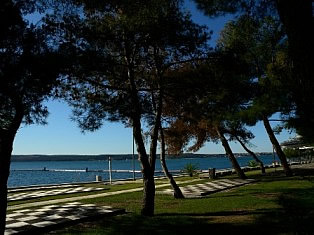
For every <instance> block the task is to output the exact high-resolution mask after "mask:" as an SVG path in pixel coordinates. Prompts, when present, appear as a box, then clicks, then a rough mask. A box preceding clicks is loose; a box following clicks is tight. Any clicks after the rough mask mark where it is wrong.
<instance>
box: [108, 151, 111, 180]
mask: <svg viewBox="0 0 314 235" xmlns="http://www.w3.org/2000/svg"><path fill="white" fill-rule="evenodd" d="M108 164H109V166H108V167H109V182H110V184H112V165H111V157H109V158H108Z"/></svg>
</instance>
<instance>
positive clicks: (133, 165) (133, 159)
mask: <svg viewBox="0 0 314 235" xmlns="http://www.w3.org/2000/svg"><path fill="white" fill-rule="evenodd" d="M132 136H133V147H132V167H133V180H135V158H134V133H133V135H132Z"/></svg>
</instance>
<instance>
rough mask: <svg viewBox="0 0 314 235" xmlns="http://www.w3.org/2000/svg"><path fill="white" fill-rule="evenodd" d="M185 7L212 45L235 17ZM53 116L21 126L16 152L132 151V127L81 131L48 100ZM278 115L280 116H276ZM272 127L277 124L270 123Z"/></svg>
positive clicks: (63, 107)
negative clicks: (205, 30)
mask: <svg viewBox="0 0 314 235" xmlns="http://www.w3.org/2000/svg"><path fill="white" fill-rule="evenodd" d="M185 7H186V8H187V9H188V10H189V11H190V12H191V14H192V19H193V20H194V21H195V22H196V23H199V24H202V25H204V24H205V25H207V26H208V28H209V30H213V36H212V39H211V42H210V44H211V45H212V46H214V45H215V41H216V40H217V39H218V37H219V32H220V30H221V29H222V28H223V26H224V24H225V23H226V22H228V21H229V20H230V19H232V16H225V17H219V18H216V19H209V18H208V17H206V16H204V15H203V14H202V13H201V12H199V11H198V10H197V9H196V6H195V5H194V4H193V3H192V2H190V1H189V0H186V1H185ZM46 105H47V107H48V109H49V112H50V115H49V117H48V119H47V121H48V124H47V125H45V126H40V125H31V126H22V127H21V128H20V129H19V130H18V133H17V135H16V138H15V142H14V146H13V154H127V153H132V145H133V144H132V143H133V141H132V130H131V128H125V127H124V126H123V125H122V124H120V123H109V122H106V123H104V126H103V127H102V128H101V129H99V130H98V131H96V132H87V133H84V134H83V133H82V132H81V131H80V129H79V128H78V127H77V125H76V123H74V122H73V121H71V120H70V116H71V108H70V107H69V106H68V105H67V104H66V103H64V102H62V101H48V102H47V103H46ZM275 118H277V117H276V116H275ZM271 124H272V126H275V125H277V124H278V123H271ZM249 130H251V131H252V132H253V134H254V135H255V139H253V140H252V141H251V143H252V144H253V146H252V147H251V149H252V150H253V151H256V152H271V151H272V145H271V143H270V141H269V138H268V136H267V133H266V131H265V128H264V126H263V125H262V123H261V122H259V123H257V125H256V126H254V127H250V128H249ZM294 136H295V134H294V133H289V132H287V131H283V132H282V133H281V134H280V135H277V138H278V141H279V142H282V141H285V140H287V139H288V138H292V137H294ZM230 146H231V148H232V150H233V151H234V152H236V153H241V152H244V150H243V149H242V147H241V146H240V145H239V144H237V143H230ZM197 153H202V154H215V153H219V154H221V153H225V151H224V149H223V147H222V146H221V144H220V143H218V144H215V143H207V144H206V145H205V146H204V147H203V148H201V149H200V150H199V151H198V152H197Z"/></svg>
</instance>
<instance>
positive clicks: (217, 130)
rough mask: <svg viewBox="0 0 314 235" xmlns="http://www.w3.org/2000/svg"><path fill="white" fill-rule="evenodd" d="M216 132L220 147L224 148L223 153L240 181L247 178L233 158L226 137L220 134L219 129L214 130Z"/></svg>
mask: <svg viewBox="0 0 314 235" xmlns="http://www.w3.org/2000/svg"><path fill="white" fill-rule="evenodd" d="M216 132H217V134H218V136H219V139H220V141H221V143H222V146H223V147H224V148H225V151H226V154H227V156H228V157H229V160H230V161H231V164H232V167H233V169H234V170H235V171H236V172H237V174H238V176H239V178H240V179H246V178H247V177H246V175H245V174H244V172H243V170H242V169H241V167H240V165H239V163H238V161H237V159H236V158H235V156H234V154H233V152H232V150H231V148H230V146H229V143H228V141H227V139H226V137H225V136H224V135H223V134H222V133H221V131H220V130H219V128H216Z"/></svg>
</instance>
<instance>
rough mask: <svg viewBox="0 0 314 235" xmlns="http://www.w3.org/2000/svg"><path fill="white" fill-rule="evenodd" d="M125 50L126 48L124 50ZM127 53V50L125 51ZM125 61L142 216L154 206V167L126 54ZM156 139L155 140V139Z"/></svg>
mask: <svg viewBox="0 0 314 235" xmlns="http://www.w3.org/2000/svg"><path fill="white" fill-rule="evenodd" d="M126 51H127V50H126ZM126 54H128V52H126ZM126 62H127V64H128V77H129V82H130V93H131V100H132V105H133V109H132V113H131V120H132V126H133V136H134V139H135V143H136V149H137V152H138V160H139V162H140V164H141V169H142V174H143V203H142V210H141V214H142V215H144V216H153V215H154V209H155V208H154V206H155V181H154V168H152V167H151V165H150V162H149V158H148V155H147V153H146V148H145V144H144V140H143V136H142V127H141V113H142V112H141V106H140V101H139V97H138V96H139V94H138V90H137V88H136V84H135V81H134V71H133V69H132V64H131V63H130V59H129V57H128V56H126ZM156 141H157V140H156Z"/></svg>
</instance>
